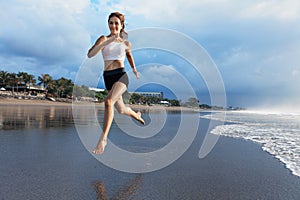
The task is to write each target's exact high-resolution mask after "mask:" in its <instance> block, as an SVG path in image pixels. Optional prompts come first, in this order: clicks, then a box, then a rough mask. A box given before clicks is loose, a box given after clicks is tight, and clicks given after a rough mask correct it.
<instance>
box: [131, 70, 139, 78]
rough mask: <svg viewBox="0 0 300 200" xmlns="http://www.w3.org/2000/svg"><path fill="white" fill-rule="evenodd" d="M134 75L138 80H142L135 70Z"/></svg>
mask: <svg viewBox="0 0 300 200" xmlns="http://www.w3.org/2000/svg"><path fill="white" fill-rule="evenodd" d="M133 73H134V75H135V77H136V78H137V79H140V75H139V73H138V72H137V71H136V70H133Z"/></svg>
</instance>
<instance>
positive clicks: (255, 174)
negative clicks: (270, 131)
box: [0, 106, 300, 200]
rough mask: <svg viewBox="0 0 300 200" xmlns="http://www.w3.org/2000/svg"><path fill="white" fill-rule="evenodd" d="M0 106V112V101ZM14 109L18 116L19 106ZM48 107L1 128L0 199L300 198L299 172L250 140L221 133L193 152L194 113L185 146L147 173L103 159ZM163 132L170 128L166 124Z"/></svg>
mask: <svg viewBox="0 0 300 200" xmlns="http://www.w3.org/2000/svg"><path fill="white" fill-rule="evenodd" d="M5 107H6V106H5ZM25 107H27V106H25ZM0 108H1V111H2V113H3V110H4V107H3V106H2V107H1V106H0ZM36 108H39V109H35V110H40V109H46V110H45V112H43V113H44V115H45V117H44V118H43V119H42V120H44V119H46V118H47V119H48V117H47V116H48V115H49V114H50V113H51V112H50V111H49V112H48V110H47V109H48V108H45V107H44V106H40V107H36ZM11 112H12V110H10V112H7V114H8V113H11ZM24 112H25V113H27V112H29V114H28V113H27V114H25V115H24V116H27V117H28V120H29V121H34V120H36V118H34V117H32V116H40V115H41V113H38V114H36V111H32V109H31V111H30V110H25V111H24ZM17 113H19V114H16V116H19V115H20V110H18V112H17ZM55 113H56V115H55V116H56V117H55V118H53V119H49V120H50V121H51V120H52V121H51V122H52V125H51V126H47V125H45V124H42V125H41V124H35V123H29V126H27V127H22V126H16V127H14V128H12V129H9V130H3V129H0V194H1V198H0V199H137V200H140V199H145V200H148V199H149V200H152V199H164V200H165V199H172V200H174V199H175V200H176V199H178V200H179V199H180V200H182V199H195V200H198V199H230V200H231V199H237V200H240V199H270V200H277V199H278V200H279V199H280V200H281V199H295V200H296V199H299V197H300V190H299V188H300V178H299V177H297V176H294V175H292V174H291V172H290V171H289V170H288V169H286V168H285V167H284V165H283V164H282V163H281V162H280V161H279V160H277V159H275V158H274V157H272V156H271V155H270V154H268V153H266V152H264V151H262V150H261V147H260V146H259V145H258V144H256V143H253V142H250V141H245V140H240V139H233V138H226V137H220V138H219V140H218V143H217V144H216V146H215V147H214V149H213V150H212V151H211V152H210V154H209V155H208V156H206V157H205V158H204V159H199V158H198V156H197V155H198V152H199V149H200V147H201V144H202V141H203V138H204V136H205V134H206V130H207V127H208V123H209V121H208V120H206V119H203V120H202V119H201V120H200V126H199V127H200V128H199V130H198V133H197V136H196V138H195V140H194V142H193V144H192V146H191V147H190V148H189V149H188V150H187V151H186V152H185V153H184V154H183V156H182V157H181V158H179V159H178V160H177V161H175V162H174V163H173V164H171V165H170V166H168V167H166V168H163V169H161V170H158V171H155V172H151V173H145V174H129V173H124V172H119V171H116V170H114V169H111V168H109V167H107V166H105V165H103V164H102V163H100V162H99V161H98V160H96V159H95V158H94V157H93V156H92V155H91V154H90V152H88V151H87V150H86V149H85V147H84V146H83V144H82V143H81V141H80V139H79V137H78V135H77V133H76V129H75V128H74V124H72V119H71V118H69V117H68V114H69V109H68V108H67V107H56V109H55ZM172 116H173V115H172ZM6 117H7V116H3V117H2V120H3V119H7V118H6ZM20 117H21V118H23V115H21V116H20ZM10 120H11V121H13V118H12V119H10ZM6 122H7V121H6ZM11 124H13V123H11ZM175 124H176V121H172V120H170V121H169V122H168V123H167V124H166V126H167V127H171V126H174V125H175ZM187 131H188V130H187ZM165 134H169V132H168V130H166V133H165ZM110 137H111V139H112V140H115V141H116V143H118V145H120V146H122V145H125V146H126V145H128V144H131V142H130V140H129V139H125V138H126V134H124V133H122V131H120V130H118V128H117V127H114V129H113V132H111V133H110ZM154 139H155V137H153V138H151V139H150V140H149V141H144V142H142V143H141V144H139V143H138V144H135V145H137V146H136V148H144V147H145V146H149V147H151V146H155V145H156V144H153V141H155V140H154ZM156 141H157V142H162V141H161V140H156Z"/></svg>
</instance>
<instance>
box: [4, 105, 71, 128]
mask: <svg viewBox="0 0 300 200" xmlns="http://www.w3.org/2000/svg"><path fill="white" fill-rule="evenodd" d="M68 124H73V117H72V108H71V107H70V106H63V107H58V106H28V105H5V106H4V105H0V130H10V129H23V128H39V129H42V128H48V127H53V126H65V125H68Z"/></svg>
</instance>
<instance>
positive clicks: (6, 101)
mask: <svg viewBox="0 0 300 200" xmlns="http://www.w3.org/2000/svg"><path fill="white" fill-rule="evenodd" d="M88 104H93V102H79V103H78V104H77V103H76V105H83V106H84V105H88ZM0 105H4V106H5V105H28V106H72V105H73V102H72V101H71V102H60V101H50V100H47V99H45V100H37V99H16V98H0ZM126 105H127V106H129V107H130V108H131V109H134V110H142V111H147V112H148V111H150V110H153V111H155V110H160V109H162V108H163V109H165V110H166V111H174V112H179V111H182V112H201V111H211V110H205V109H200V108H190V107H183V106H180V107H177V106H169V107H168V106H161V105H154V106H147V105H136V104H126ZM95 106H96V107H97V108H104V102H102V103H95Z"/></svg>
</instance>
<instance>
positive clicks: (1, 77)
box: [0, 70, 9, 86]
mask: <svg viewBox="0 0 300 200" xmlns="http://www.w3.org/2000/svg"><path fill="white" fill-rule="evenodd" d="M8 82H9V73H8V72H7V71H3V70H2V71H0V85H1V86H7V84H8Z"/></svg>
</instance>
